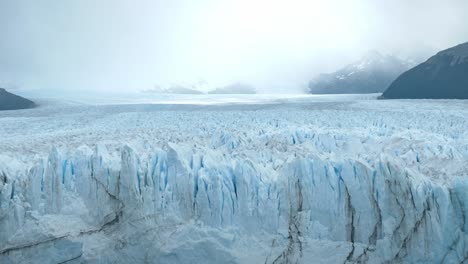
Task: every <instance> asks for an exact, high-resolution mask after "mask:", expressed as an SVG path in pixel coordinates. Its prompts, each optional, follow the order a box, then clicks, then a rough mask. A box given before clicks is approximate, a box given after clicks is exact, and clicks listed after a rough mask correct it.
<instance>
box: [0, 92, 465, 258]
mask: <svg viewBox="0 0 468 264" xmlns="http://www.w3.org/2000/svg"><path fill="white" fill-rule="evenodd" d="M252 98H258V97H252ZM252 98H250V99H249V100H247V101H248V103H246V102H237V103H232V102H231V103H226V104H222V103H221V104H220V103H219V100H218V99H217V100H216V102H217V103H216V104H213V105H195V104H186V103H187V102H188V101H186V102H185V103H184V104H179V105H173V104H167V105H161V104H128V105H125V104H122V105H84V104H75V103H57V102H54V101H44V102H42V105H41V107H39V108H37V109H32V110H22V111H7V112H2V113H0V263H467V262H468V235H467V233H466V232H467V230H468V222H467V221H466V219H467V217H468V120H467V118H466V117H467V116H468V102H467V101H463V100H451V101H444V100H442V101H433V100H412V101H406V100H395V101H377V100H373V99H372V97H369V96H366V97H363V96H315V97H314V96H307V97H295V98H289V99H285V100H276V99H275V100H272V99H269V100H263V101H259V102H254V101H255V100H254V99H252ZM189 103H190V102H189Z"/></svg>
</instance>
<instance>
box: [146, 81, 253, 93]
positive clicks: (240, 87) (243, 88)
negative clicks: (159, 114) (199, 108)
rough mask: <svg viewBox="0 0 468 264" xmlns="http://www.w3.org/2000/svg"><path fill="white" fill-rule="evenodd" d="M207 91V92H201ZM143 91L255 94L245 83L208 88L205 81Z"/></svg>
mask: <svg viewBox="0 0 468 264" xmlns="http://www.w3.org/2000/svg"><path fill="white" fill-rule="evenodd" d="M203 91H208V92H203ZM142 92H144V93H151V94H256V93H257V91H256V90H255V88H254V87H253V86H251V85H249V84H246V83H240V82H239V83H233V84H230V85H227V86H223V87H219V88H216V89H214V90H210V88H209V86H208V84H207V83H202V84H199V83H196V84H185V85H182V84H177V85H172V86H170V87H168V88H161V87H159V86H156V87H155V88H153V89H148V90H143V91H142Z"/></svg>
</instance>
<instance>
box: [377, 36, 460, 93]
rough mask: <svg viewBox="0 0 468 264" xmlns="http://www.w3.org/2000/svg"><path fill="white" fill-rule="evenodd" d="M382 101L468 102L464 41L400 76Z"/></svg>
mask: <svg viewBox="0 0 468 264" xmlns="http://www.w3.org/2000/svg"><path fill="white" fill-rule="evenodd" d="M382 98H384V99H397V98H408V99H416V98H421V99H423V98H426V99H468V42H467V43H464V44H460V45H458V46H455V47H453V48H450V49H447V50H444V51H441V52H439V53H437V54H436V55H435V56H433V57H431V58H430V59H428V60H427V61H426V62H424V63H422V64H420V65H418V66H416V67H414V68H413V69H411V70H409V71H407V72H405V73H403V74H402V75H401V76H400V77H398V78H397V79H396V80H395V81H394V82H393V83H392V84H391V85H390V87H389V88H388V89H387V90H386V91H385V92H384V93H383V95H382Z"/></svg>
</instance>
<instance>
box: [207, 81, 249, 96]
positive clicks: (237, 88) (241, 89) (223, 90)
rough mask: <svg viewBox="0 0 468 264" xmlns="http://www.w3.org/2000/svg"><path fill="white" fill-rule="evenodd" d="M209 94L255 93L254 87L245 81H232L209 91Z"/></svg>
mask: <svg viewBox="0 0 468 264" xmlns="http://www.w3.org/2000/svg"><path fill="white" fill-rule="evenodd" d="M208 93H209V94H255V93H257V91H256V90H255V88H254V87H253V86H251V85H249V84H246V83H233V84H230V85H227V86H224V87H219V88H217V89H215V90H212V91H209V92H208Z"/></svg>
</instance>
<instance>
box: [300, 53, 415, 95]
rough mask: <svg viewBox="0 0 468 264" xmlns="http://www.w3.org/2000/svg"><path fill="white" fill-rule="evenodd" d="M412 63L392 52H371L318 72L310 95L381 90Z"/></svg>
mask: <svg viewBox="0 0 468 264" xmlns="http://www.w3.org/2000/svg"><path fill="white" fill-rule="evenodd" d="M411 66H412V62H410V61H405V60H401V59H399V58H398V57H395V56H391V55H382V54H381V53H379V52H377V51H370V52H368V53H367V54H366V55H365V56H363V58H362V59H360V60H359V61H357V62H355V63H352V64H350V65H347V66H346V67H344V68H342V69H340V70H338V71H336V72H333V73H327V74H320V75H319V76H318V77H316V78H315V79H313V80H312V81H311V82H310V83H309V92H310V93H312V94H349V93H381V92H383V91H385V89H387V88H388V86H389V85H390V83H391V82H392V81H393V80H395V78H396V77H398V75H400V74H401V73H402V72H404V71H406V70H408V69H409V68H410V67H411Z"/></svg>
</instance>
